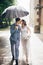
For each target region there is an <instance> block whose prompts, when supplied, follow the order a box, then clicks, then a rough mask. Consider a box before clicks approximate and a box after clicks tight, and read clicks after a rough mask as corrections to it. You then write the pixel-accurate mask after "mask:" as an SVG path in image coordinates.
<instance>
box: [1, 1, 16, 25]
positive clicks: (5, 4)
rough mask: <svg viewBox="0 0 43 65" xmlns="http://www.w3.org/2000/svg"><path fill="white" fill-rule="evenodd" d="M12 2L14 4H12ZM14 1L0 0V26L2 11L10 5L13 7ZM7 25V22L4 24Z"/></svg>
mask: <svg viewBox="0 0 43 65" xmlns="http://www.w3.org/2000/svg"><path fill="white" fill-rule="evenodd" d="M13 2H14V3H13ZM15 2H16V0H0V25H2V22H3V21H2V20H3V19H2V18H1V14H2V12H3V11H4V9H5V8H7V7H9V6H11V5H15ZM5 20H6V19H5ZM6 24H7V22H6Z"/></svg>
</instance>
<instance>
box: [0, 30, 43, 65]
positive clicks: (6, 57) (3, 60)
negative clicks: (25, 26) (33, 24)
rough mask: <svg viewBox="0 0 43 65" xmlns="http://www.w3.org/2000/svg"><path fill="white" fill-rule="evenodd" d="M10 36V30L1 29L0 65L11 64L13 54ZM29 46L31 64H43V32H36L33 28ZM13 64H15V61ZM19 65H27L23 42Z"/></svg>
mask: <svg viewBox="0 0 43 65" xmlns="http://www.w3.org/2000/svg"><path fill="white" fill-rule="evenodd" d="M9 38H10V31H9V30H5V31H0V65H10V62H11V59H12V56H11V48H10V41H9ZM28 47H29V63H30V65H43V34H34V33H33V30H32V33H31V37H30V43H29V45H28ZM13 65H15V62H14V64H13ZM19 65H26V62H25V57H24V55H23V51H22V46H21V44H20V54H19Z"/></svg>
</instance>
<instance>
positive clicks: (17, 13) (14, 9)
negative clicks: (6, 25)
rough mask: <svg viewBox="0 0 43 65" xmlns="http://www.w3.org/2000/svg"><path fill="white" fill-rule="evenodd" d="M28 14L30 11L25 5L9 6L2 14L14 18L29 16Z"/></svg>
mask: <svg viewBox="0 0 43 65" xmlns="http://www.w3.org/2000/svg"><path fill="white" fill-rule="evenodd" d="M28 14H29V12H28V11H26V10H25V9H24V8H23V7H20V6H9V7H8V8H6V9H5V10H4V11H3V13H2V15H1V16H2V17H4V18H10V19H12V18H17V17H24V16H27V15H28Z"/></svg>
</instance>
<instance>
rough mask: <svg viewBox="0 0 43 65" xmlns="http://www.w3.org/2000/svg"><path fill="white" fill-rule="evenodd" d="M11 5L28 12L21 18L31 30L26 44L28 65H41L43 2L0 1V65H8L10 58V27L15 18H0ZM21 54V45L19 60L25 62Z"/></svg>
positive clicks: (22, 0)
mask: <svg viewBox="0 0 43 65" xmlns="http://www.w3.org/2000/svg"><path fill="white" fill-rule="evenodd" d="M12 5H14V6H16V5H17V6H21V7H23V8H25V9H26V10H27V11H28V12H29V15H27V16H25V17H21V19H25V20H26V22H27V25H28V26H29V27H30V29H31V37H30V41H29V42H28V43H29V45H28V46H29V51H28V52H29V63H30V65H43V0H0V65H9V62H10V61H11V58H12V56H11V49H10V40H9V38H10V25H12V24H13V23H14V22H15V18H13V19H6V18H4V17H2V16H1V15H2V13H3V11H4V10H5V9H6V8H7V7H9V6H12ZM4 16H5V15H4ZM21 52H22V45H21V44H20V57H19V58H20V60H21V59H24V60H25V57H22V56H23V52H22V53H21ZM19 63H20V62H19ZM20 65H23V64H22V63H21V64H20Z"/></svg>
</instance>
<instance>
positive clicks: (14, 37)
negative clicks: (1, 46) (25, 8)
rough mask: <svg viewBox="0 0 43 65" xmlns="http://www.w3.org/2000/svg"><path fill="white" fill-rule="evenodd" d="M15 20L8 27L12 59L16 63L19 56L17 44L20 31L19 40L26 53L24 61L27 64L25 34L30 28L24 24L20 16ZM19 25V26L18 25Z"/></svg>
mask: <svg viewBox="0 0 43 65" xmlns="http://www.w3.org/2000/svg"><path fill="white" fill-rule="evenodd" d="M15 20H16V22H15V23H14V24H13V25H11V27H10V33H11V36H10V43H11V52H12V61H14V60H15V62H16V65H18V57H19V45H20V32H21V40H22V46H23V50H24V53H25V55H26V62H27V65H29V64H28V54H27V47H26V45H27V38H28V37H27V35H28V32H30V29H29V28H28V27H27V25H26V21H25V20H21V19H20V18H16V19H15ZM20 25H21V26H20Z"/></svg>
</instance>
